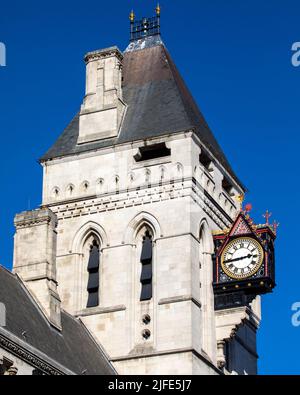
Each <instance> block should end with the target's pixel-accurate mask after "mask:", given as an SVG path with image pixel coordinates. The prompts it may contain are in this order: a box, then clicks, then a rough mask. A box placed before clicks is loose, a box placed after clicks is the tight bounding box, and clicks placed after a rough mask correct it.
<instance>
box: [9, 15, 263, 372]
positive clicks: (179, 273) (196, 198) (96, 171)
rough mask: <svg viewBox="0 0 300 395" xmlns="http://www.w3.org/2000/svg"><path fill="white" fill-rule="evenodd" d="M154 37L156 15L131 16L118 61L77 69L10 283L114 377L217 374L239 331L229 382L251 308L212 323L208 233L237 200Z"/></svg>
mask: <svg viewBox="0 0 300 395" xmlns="http://www.w3.org/2000/svg"><path fill="white" fill-rule="evenodd" d="M159 30H160V10H159V9H157V15H156V17H154V18H150V19H143V20H142V21H137V22H136V21H134V16H133V15H131V42H130V45H129V46H128V48H127V49H126V50H125V52H124V53H122V52H121V51H120V50H119V49H118V48H117V47H111V48H107V49H103V50H98V51H94V52H91V53H88V54H87V55H86V57H85V62H86V95H85V97H84V100H83V104H82V106H81V108H80V110H79V112H78V114H77V115H76V116H75V117H74V119H73V120H72V121H71V123H70V124H69V126H68V127H67V128H66V129H65V131H64V132H63V133H62V135H61V136H60V137H59V139H58V140H57V142H56V143H55V144H54V146H53V147H52V148H51V149H50V150H49V151H48V152H47V153H46V155H44V156H43V158H42V159H41V164H42V166H43V170H44V182H43V203H42V208H41V209H40V210H37V211H34V212H32V213H23V214H22V215H19V216H17V218H16V226H17V233H16V247H15V263H14V270H15V272H17V273H19V275H20V276H21V277H22V278H23V279H24V281H25V282H26V283H27V284H28V287H29V289H31V291H32V293H33V294H34V295H35V297H36V298H37V300H38V301H39V302H40V303H41V304H42V305H45V307H44V309H45V311H46V312H47V314H48V316H49V319H50V321H51V322H52V324H53V325H55V326H56V327H58V328H59V325H60V323H59V317H58V316H57V311H58V310H59V309H60V305H61V306H62V308H63V309H65V310H66V311H67V312H69V313H70V314H72V315H74V316H76V317H79V318H80V319H81V320H82V321H83V322H84V323H85V325H86V326H87V327H88V328H89V330H90V331H91V333H92V334H93V335H94V336H95V338H96V339H97V341H99V342H100V343H101V344H102V345H103V347H104V349H105V350H106V352H107V354H108V356H109V358H110V360H111V361H112V362H113V364H114V366H115V368H116V370H117V371H118V372H119V373H122V374H218V373H220V372H221V370H220V369H221V368H223V367H224V366H225V364H226V352H225V351H224V344H225V342H226V341H227V340H228V339H230V338H231V337H232V334H233V333H234V332H235V331H236V329H237V327H239V325H240V324H242V322H244V323H245V322H246V321H247V322H248V324H247V325H246V324H244V326H243V327H242V328H241V329H240V331H244V332H243V333H245V335H243V333H242V332H241V337H243V336H244V337H243V338H244V339H250V340H249V341H248V340H245V342H244V343H243V342H239V343H238V346H236V349H237V350H238V351H237V354H236V355H235V356H237V359H236V360H238V362H236V363H234V361H231V362H232V366H233V368H232V369H231V371H237V372H241V373H243V372H246V373H255V372H256V356H255V355H256V354H255V352H256V346H255V332H256V328H257V326H258V324H259V317H258V316H259V314H258V312H259V300H258V301H256V302H255V303H256V307H255V308H253V309H249V308H247V309H245V308H244V309H242V310H238V309H236V310H234V309H232V310H231V311H226V312H223V313H222V312H221V313H220V312H218V313H216V312H215V310H214V293H213V287H212V278H213V277H212V276H213V274H212V270H213V269H212V255H213V253H214V244H213V237H212V232H213V231H218V230H222V229H224V228H227V227H229V226H230V225H231V224H232V222H233V220H234V218H235V217H236V215H237V213H238V212H239V211H240V208H241V207H240V203H239V202H238V200H237V199H236V197H237V196H239V195H241V194H244V187H243V185H242V184H241V182H240V181H239V180H238V178H237V177H236V175H235V173H234V172H233V170H232V168H231V166H230V165H229V163H228V161H227V160H226V157H225V155H224V153H223V151H222V149H221V148H220V146H219V145H218V143H217V141H216V140H215V138H214V136H213V134H212V132H211V131H210V129H209V127H208V125H207V123H206V122H205V119H204V117H203V115H202V114H201V112H200V111H199V109H198V107H197V104H196V103H195V101H194V100H193V98H192V96H191V94H190V93H189V90H188V89H187V87H186V85H185V83H184V81H183V80H182V78H181V76H180V74H179V72H178V70H177V69H176V66H175V64H174V63H173V61H172V59H171V57H170V55H169V53H168V51H167V49H166V47H165V45H164V43H163V42H162V40H161V37H160V34H159V33H160V32H159ZM54 217H55V218H56V219H55V218H54ZM56 221H57V227H56V223H55V222H56ZM30 238H31V239H32V238H33V239H34V240H38V243H39V245H40V248H41V253H40V254H36V255H37V256H36V257H35V256H34V257H32V256H28V255H30V253H31V252H30V251H28V239H30ZM33 245H34V243H32V246H33ZM32 249H34V248H33V247H32ZM24 251H27V252H26V259H25V260H24ZM38 255H41V256H38ZM46 294H47V295H46ZM58 295H59V296H58ZM246 332H247V333H248V334H247V333H246ZM250 332H251V336H252V337H251V336H249V333H250ZM247 342H248V343H247ZM227 362H228V361H227Z"/></svg>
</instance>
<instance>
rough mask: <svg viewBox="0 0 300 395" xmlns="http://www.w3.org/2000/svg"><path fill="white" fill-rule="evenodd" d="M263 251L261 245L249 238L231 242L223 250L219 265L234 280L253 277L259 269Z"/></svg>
mask: <svg viewBox="0 0 300 395" xmlns="http://www.w3.org/2000/svg"><path fill="white" fill-rule="evenodd" d="M263 259H264V251H263V249H262V247H261V245H260V244H259V243H258V242H257V241H256V240H255V239H252V238H250V237H243V238H238V239H235V240H233V241H231V242H230V243H229V244H228V245H227V246H226V248H225V250H224V252H223V254H222V257H221V265H222V269H223V270H224V272H225V273H226V274H227V275H228V276H229V277H231V278H234V279H246V278H248V277H251V276H253V274H255V273H256V272H257V271H258V270H259V269H260V267H261V265H262V263H263Z"/></svg>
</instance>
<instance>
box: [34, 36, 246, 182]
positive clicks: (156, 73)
mask: <svg viewBox="0 0 300 395" xmlns="http://www.w3.org/2000/svg"><path fill="white" fill-rule="evenodd" d="M123 77H124V78H123V99H124V101H125V103H126V104H127V111H126V115H125V119H124V122H123V124H122V127H121V130H120V132H119V135H118V137H116V138H112V139H106V140H99V141H96V142H93V143H90V144H81V145H78V144H77V139H78V135H79V113H78V114H77V115H76V116H75V117H74V119H73V120H72V121H71V123H70V124H69V125H68V126H67V128H66V129H65V130H64V132H63V133H62V135H61V136H60V137H59V138H58V140H57V141H56V143H55V144H54V145H53V146H52V148H50V150H49V151H48V152H47V153H46V154H45V155H44V156H43V157H42V158H41V162H44V161H47V160H51V159H54V158H59V157H63V156H67V155H74V154H79V153H82V152H86V151H91V150H95V149H101V148H105V147H109V146H111V145H117V144H123V143H127V142H132V141H137V140H146V139H149V138H153V137H160V136H164V135H169V134H174V133H177V132H183V131H187V130H192V129H193V130H194V131H195V133H196V135H197V136H198V137H199V139H200V141H201V142H202V144H203V145H204V147H205V148H206V149H207V150H209V151H210V153H211V154H212V155H213V156H214V157H215V158H216V159H217V160H218V161H219V162H220V164H221V165H222V166H223V167H224V168H225V170H226V171H227V172H228V173H229V174H230V175H231V176H232V178H233V179H234V180H235V181H236V182H237V183H238V184H239V185H241V183H240V181H239V180H238V178H237V177H236V175H235V173H234V172H233V170H232V168H231V166H230V164H229V162H228V161H227V159H226V156H225V155H224V153H223V151H222V149H221V147H220V146H219V144H218V142H217V141H216V139H215V137H214V135H213V133H212V132H211V130H210V128H209V126H208V125H207V123H206V121H205V119H204V117H203V115H202V114H201V112H200V110H199V108H198V106H197V104H196V102H195V101H194V99H193V97H192V95H191V94H190V92H189V90H188V88H187V86H186V85H185V83H184V81H183V79H182V77H181V76H180V74H179V72H178V70H177V68H176V66H175V64H174V62H173V60H172V58H171V56H170V54H169V52H168V50H167V49H166V47H165V45H164V43H163V41H162V40H161V37H160V35H153V36H149V37H144V38H141V39H138V40H134V41H132V42H131V43H130V45H129V46H128V48H127V49H126V50H125V52H124V60H123Z"/></svg>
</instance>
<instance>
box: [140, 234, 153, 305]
mask: <svg viewBox="0 0 300 395" xmlns="http://www.w3.org/2000/svg"><path fill="white" fill-rule="evenodd" d="M152 259H153V243H152V236H151V234H150V232H149V231H148V230H147V231H146V232H145V235H144V237H143V245H142V253H141V264H142V273H141V288H142V289H141V299H140V300H141V302H143V301H147V300H151V299H152V294H153V290H152V279H153V269H152Z"/></svg>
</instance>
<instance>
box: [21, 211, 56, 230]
mask: <svg viewBox="0 0 300 395" xmlns="http://www.w3.org/2000/svg"><path fill="white" fill-rule="evenodd" d="M51 222H52V223H53V225H54V227H56V226H57V218H56V215H55V214H54V213H53V212H52V211H51V210H49V209H48V208H47V207H43V208H41V209H39V210H34V211H25V212H23V213H20V214H17V215H16V217H15V221H14V224H15V227H16V229H22V228H27V227H31V226H37V225H42V224H50V223H51Z"/></svg>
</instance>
